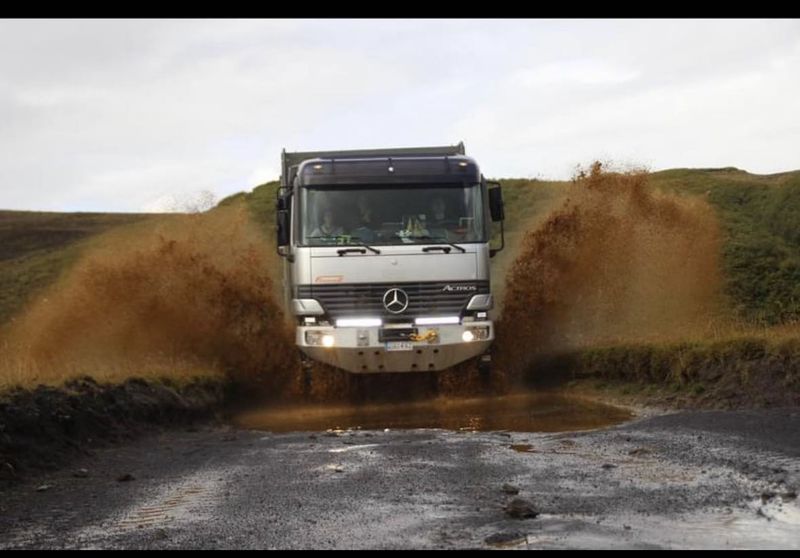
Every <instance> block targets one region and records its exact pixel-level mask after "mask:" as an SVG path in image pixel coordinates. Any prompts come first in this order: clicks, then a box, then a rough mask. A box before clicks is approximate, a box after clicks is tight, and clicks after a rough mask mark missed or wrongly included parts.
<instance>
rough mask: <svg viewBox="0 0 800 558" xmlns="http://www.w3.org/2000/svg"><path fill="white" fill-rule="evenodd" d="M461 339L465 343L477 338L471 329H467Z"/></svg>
mask: <svg viewBox="0 0 800 558" xmlns="http://www.w3.org/2000/svg"><path fill="white" fill-rule="evenodd" d="M461 339H463V340H464V343H469V342H470V341H472V340H473V339H475V335H474V334H473V333H472V332H471V331H470V330H466V331H465V332H464V333H462V334H461Z"/></svg>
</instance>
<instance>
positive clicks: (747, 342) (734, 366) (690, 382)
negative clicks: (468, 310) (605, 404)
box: [528, 331, 800, 409]
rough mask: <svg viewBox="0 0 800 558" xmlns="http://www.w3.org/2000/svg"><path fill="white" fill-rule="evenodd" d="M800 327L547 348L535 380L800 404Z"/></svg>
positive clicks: (727, 403)
mask: <svg viewBox="0 0 800 558" xmlns="http://www.w3.org/2000/svg"><path fill="white" fill-rule="evenodd" d="M799 334H800V332H799V331H795V332H793V333H791V334H786V335H787V337H785V338H781V337H780V336H775V335H774V334H772V333H765V334H763V335H762V336H758V335H757V334H753V335H747V336H742V337H734V338H730V339H724V340H718V341H685V342H679V343H652V344H619V345H614V346H606V347H594V348H586V349H581V350H576V351H569V352H565V353H561V354H551V355H541V356H539V357H538V358H536V359H535V360H534V361H533V363H532V365H531V367H530V370H529V373H528V381H529V382H530V384H531V385H534V386H554V385H559V386H565V385H566V386H569V387H570V388H572V389H577V390H579V391H580V390H584V389H587V388H588V389H590V390H592V391H599V392H601V393H606V394H610V395H612V396H613V397H614V398H620V399H622V400H623V401H624V400H627V401H629V402H634V403H641V404H646V405H656V406H668V407H679V408H682V407H688V408H712V409H734V408H743V407H744V408H746V407H772V406H797V405H800V335H799Z"/></svg>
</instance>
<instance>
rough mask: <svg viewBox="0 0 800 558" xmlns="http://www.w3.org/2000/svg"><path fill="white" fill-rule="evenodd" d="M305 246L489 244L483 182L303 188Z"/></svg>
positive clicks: (303, 241) (302, 224) (302, 221)
mask: <svg viewBox="0 0 800 558" xmlns="http://www.w3.org/2000/svg"><path fill="white" fill-rule="evenodd" d="M300 211H301V231H300V234H301V244H304V245H307V246H329V245H332V244H334V245H358V244H370V245H374V244H377V245H386V244H436V243H438V242H453V243H456V242H486V231H485V228H484V215H483V201H482V197H481V187H480V185H479V184H468V185H464V184H454V185H442V184H436V185H417V184H414V185H404V186H400V185H398V186H390V187H387V186H372V187H370V186H359V187H347V188H343V187H342V186H332V187H331V186H329V187H326V186H312V187H304V188H302V200H301V205H300Z"/></svg>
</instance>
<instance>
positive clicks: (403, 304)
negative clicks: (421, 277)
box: [383, 289, 408, 314]
mask: <svg viewBox="0 0 800 558" xmlns="http://www.w3.org/2000/svg"><path fill="white" fill-rule="evenodd" d="M383 306H384V307H385V308H386V309H387V310H388V311H389V312H391V313H392V314H399V313H400V312H403V311H405V309H406V308H408V295H407V294H406V292H405V291H404V290H403V289H389V290H388V291H386V292H385V293H383Z"/></svg>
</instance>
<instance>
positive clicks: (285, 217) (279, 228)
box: [276, 209, 289, 248]
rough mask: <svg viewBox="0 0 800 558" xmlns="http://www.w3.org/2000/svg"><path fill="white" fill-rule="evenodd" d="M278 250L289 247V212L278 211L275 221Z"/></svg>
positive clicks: (284, 210)
mask: <svg viewBox="0 0 800 558" xmlns="http://www.w3.org/2000/svg"><path fill="white" fill-rule="evenodd" d="M276 233H277V234H276V236H277V239H278V248H281V247H283V246H288V245H289V211H287V210H286V209H279V210H278V215H277V220H276Z"/></svg>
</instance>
